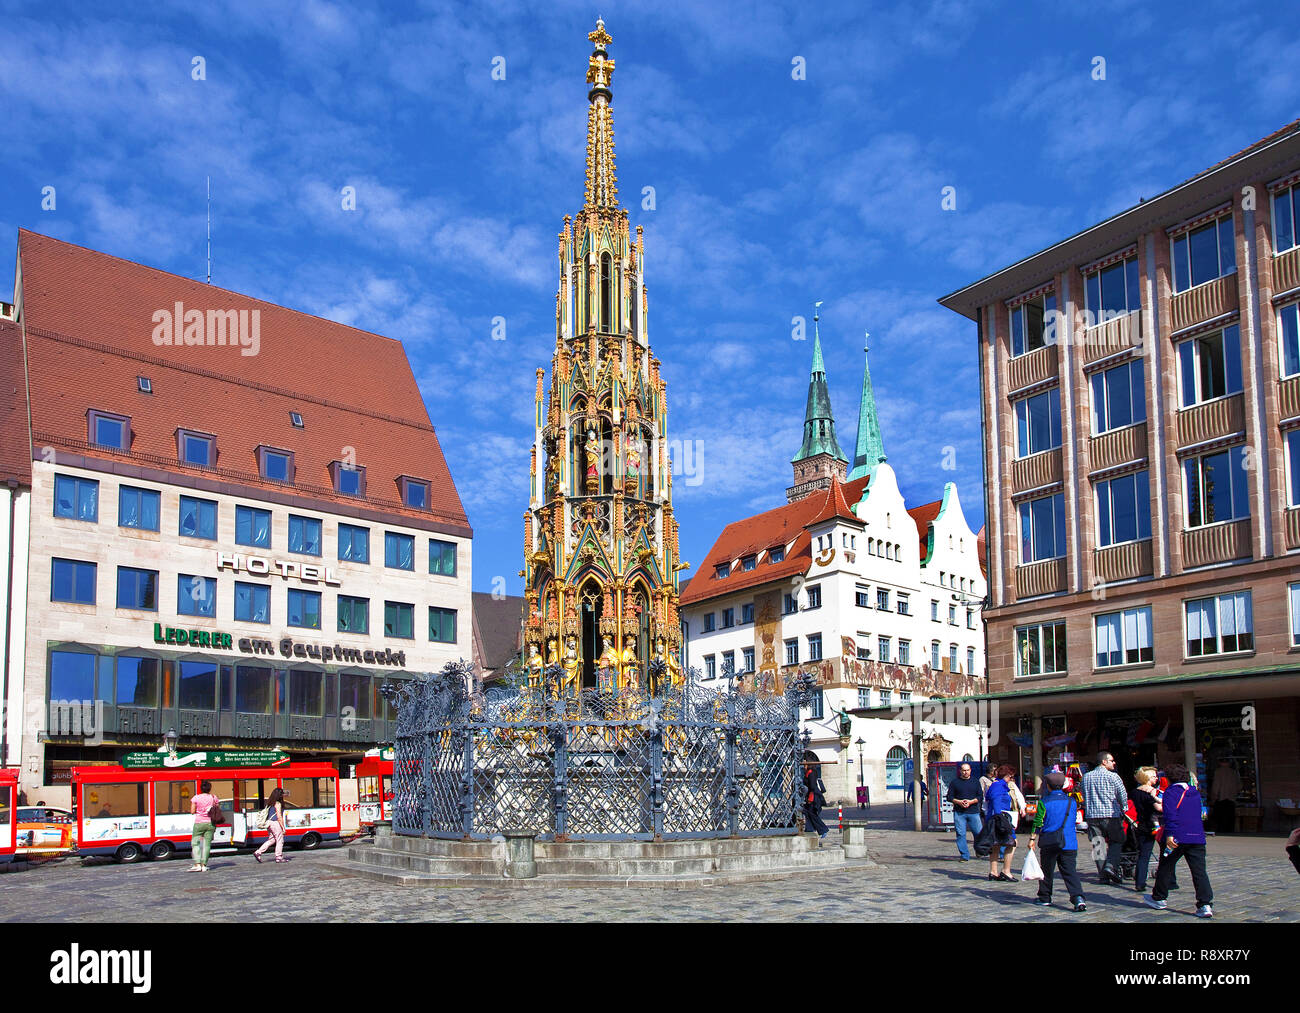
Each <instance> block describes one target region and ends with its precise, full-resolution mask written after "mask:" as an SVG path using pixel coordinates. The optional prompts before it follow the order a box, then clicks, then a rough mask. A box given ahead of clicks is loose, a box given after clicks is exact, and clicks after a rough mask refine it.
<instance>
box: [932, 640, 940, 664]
mask: <svg viewBox="0 0 1300 1013" xmlns="http://www.w3.org/2000/svg"><path fill="white" fill-rule="evenodd" d="M941 665H942V662H941V661H940V660H939V641H937V640H932V641H930V667H931V668H932V669H934V670H935V671H936V672H937V671H938V670H939V667H940V666H941Z"/></svg>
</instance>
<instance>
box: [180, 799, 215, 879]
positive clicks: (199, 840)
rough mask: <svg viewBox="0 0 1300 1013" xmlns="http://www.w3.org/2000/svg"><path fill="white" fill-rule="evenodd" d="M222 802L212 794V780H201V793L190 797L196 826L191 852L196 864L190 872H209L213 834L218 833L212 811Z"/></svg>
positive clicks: (190, 868) (191, 836)
mask: <svg viewBox="0 0 1300 1013" xmlns="http://www.w3.org/2000/svg"><path fill="white" fill-rule="evenodd" d="M220 808H221V803H220V802H219V801H217V796H216V795H213V794H212V782H211V781H200V782H199V793H198V794H197V795H195V796H194V797H193V798H192V799H190V813H191V814H192V815H193V816H194V828H193V829H192V830H191V831H190V854H191V855H192V856H193V858H194V864H193V865H191V866H190V867H189V869H188V870H187V871H189V872H207V871H208V858H209V856H211V854H212V835H213V834H214V833H216V829H217V828H216V824H215V823H213V822H212V811H213V810H214V809H220Z"/></svg>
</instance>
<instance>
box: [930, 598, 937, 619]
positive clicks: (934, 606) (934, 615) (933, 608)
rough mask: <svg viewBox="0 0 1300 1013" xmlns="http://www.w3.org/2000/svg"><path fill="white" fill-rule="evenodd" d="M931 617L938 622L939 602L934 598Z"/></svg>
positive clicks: (931, 603) (931, 602)
mask: <svg viewBox="0 0 1300 1013" xmlns="http://www.w3.org/2000/svg"><path fill="white" fill-rule="evenodd" d="M930 619H931V621H933V622H936V623H937V622H938V621H939V603H938V602H937V601H935V600H934V599H933V598H931V599H930Z"/></svg>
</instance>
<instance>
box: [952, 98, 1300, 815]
mask: <svg viewBox="0 0 1300 1013" xmlns="http://www.w3.org/2000/svg"><path fill="white" fill-rule="evenodd" d="M1298 183H1300V121H1298V122H1297V123H1292V124H1290V125H1288V126H1286V127H1284V128H1283V129H1281V130H1279V131H1278V132H1276V133H1274V134H1272V135H1271V136H1269V137H1266V138H1264V139H1263V140H1262V141H1260V142H1258V143H1257V144H1253V145H1251V146H1250V147H1249V148H1247V149H1245V150H1244V151H1241V152H1240V153H1238V154H1236V155H1233V156H1232V157H1230V158H1228V159H1225V160H1224V161H1222V162H1220V163H1218V164H1216V165H1214V166H1212V167H1211V168H1209V169H1206V170H1205V171H1203V172H1201V173H1199V174H1197V175H1196V176H1194V177H1192V178H1191V179H1189V180H1187V181H1186V182H1184V183H1180V184H1179V185H1177V186H1175V187H1173V188H1172V189H1170V190H1168V191H1166V192H1164V193H1161V194H1160V195H1158V196H1156V197H1153V198H1150V199H1147V200H1144V201H1143V202H1141V203H1139V204H1138V205H1137V206H1135V207H1132V208H1129V209H1128V210H1127V211H1124V212H1121V213H1120V214H1117V215H1115V216H1113V217H1111V218H1108V219H1107V220H1105V221H1103V222H1100V223H1098V224H1097V225H1094V226H1092V227H1091V228H1088V229H1085V230H1084V231H1082V232H1080V233H1078V234H1077V235H1074V236H1070V237H1069V238H1066V239H1063V240H1061V241H1060V242H1058V243H1056V244H1054V245H1053V246H1050V247H1048V248H1047V249H1045V250H1042V251H1040V252H1038V253H1035V254H1033V255H1032V256H1030V257H1026V258H1024V259H1023V260H1021V261H1019V262H1018V263H1015V264H1013V265H1011V266H1010V267H1006V268H1003V269H1002V270H999V271H997V272H995V273H993V274H990V275H989V276H988V277H986V278H983V279H981V280H979V281H977V282H974V283H973V284H970V285H968V286H966V287H965V288H962V289H961V290H960V291H957V292H954V293H953V294H951V295H949V296H946V297H945V298H943V299H941V300H940V302H941V303H942V304H943V305H944V306H947V307H948V308H950V309H952V310H954V311H956V312H958V313H961V314H963V315H964V316H967V317H969V318H970V319H972V320H974V321H975V323H976V327H977V334H978V345H979V357H980V376H981V399H982V400H981V409H982V418H983V434H984V447H985V473H986V475H987V476H988V481H987V487H986V517H987V529H988V533H989V534H988V547H989V548H988V567H989V589H990V597H991V605H990V608H989V609H988V610H987V611H986V613H985V618H986V620H987V622H988V624H989V630H988V632H989V684H990V691H991V693H992V694H994V696H995V697H999V698H1001V708H1000V709H1001V713H1002V715H1003V728H1002V732H1003V737H1002V741H1001V743H1000V747H1001V748H1002V749H1004V750H1006V752H1004V753H1003V754H1002V755H1003V756H1004V757H1005V758H1011V757H1012V756H1013V754H1014V752H1015V750H1016V748H1017V746H1018V745H1023V746H1024V748H1022V749H1020V753H1021V760H1022V763H1023V765H1024V766H1025V768H1026V773H1027V774H1028V775H1030V776H1032V775H1033V774H1034V773H1035V772H1036V770H1037V768H1038V766H1039V765H1040V764H1041V763H1045V762H1053V761H1056V760H1059V759H1061V758H1062V755H1063V754H1064V755H1065V756H1078V757H1080V758H1085V759H1091V757H1092V754H1094V753H1095V752H1096V751H1097V750H1098V749H1109V750H1110V751H1112V752H1114V753H1115V754H1116V758H1117V759H1118V760H1119V764H1120V768H1121V771H1122V772H1123V773H1125V774H1131V770H1132V768H1134V767H1136V766H1137V765H1138V764H1139V763H1146V762H1153V763H1157V764H1160V765H1163V764H1165V763H1168V762H1171V761H1173V760H1175V759H1178V760H1185V761H1186V762H1188V764H1189V765H1195V766H1199V767H1200V769H1201V771H1202V773H1201V777H1202V780H1203V781H1204V782H1207V783H1208V791H1209V792H1210V793H1213V791H1214V786H1213V776H1214V771H1215V769H1216V768H1217V767H1218V761H1219V759H1221V758H1225V759H1227V760H1228V762H1229V763H1230V765H1232V766H1233V767H1235V768H1236V771H1237V774H1238V775H1239V777H1240V779H1241V783H1242V787H1241V791H1240V793H1239V794H1238V795H1237V798H1236V799H1235V801H1236V825H1237V827H1238V828H1240V829H1253V828H1256V827H1260V826H1263V827H1269V828H1273V827H1278V826H1282V825H1286V822H1287V821H1286V820H1285V819H1284V814H1283V813H1282V811H1281V808H1280V807H1279V805H1278V803H1279V801H1280V800H1289V799H1295V798H1296V797H1297V796H1300V750H1297V748H1296V741H1297V738H1300V699H1298V693H1300V664H1298V662H1300V657H1298V655H1300V565H1298V564H1300V557H1298V556H1297V551H1298V550H1300V317H1298V314H1300V221H1298V219H1300V186H1298V185H1297V184H1298ZM1009 735H1015V736H1017V738H1018V740H1019V741H1018V742H1016V741H1015V740H1012V739H1010V738H1009V737H1008V736H1009ZM1225 783H1227V782H1225Z"/></svg>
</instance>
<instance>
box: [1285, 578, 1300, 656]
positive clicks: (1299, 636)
mask: <svg viewBox="0 0 1300 1013" xmlns="http://www.w3.org/2000/svg"><path fill="white" fill-rule="evenodd" d="M1286 590H1287V595H1286V596H1287V609H1288V611H1289V612H1290V619H1291V646H1292V647H1300V582H1297V583H1294V584H1288V585H1287V586H1286Z"/></svg>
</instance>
